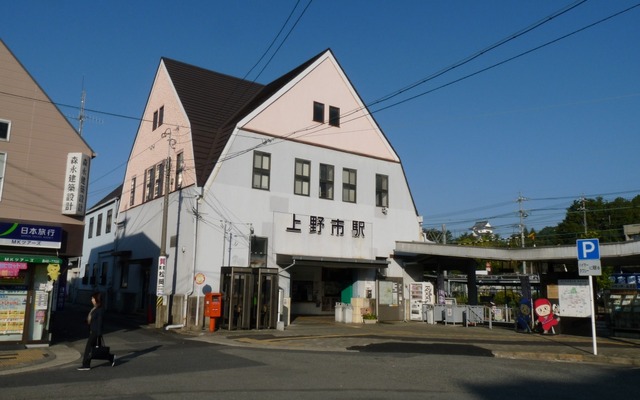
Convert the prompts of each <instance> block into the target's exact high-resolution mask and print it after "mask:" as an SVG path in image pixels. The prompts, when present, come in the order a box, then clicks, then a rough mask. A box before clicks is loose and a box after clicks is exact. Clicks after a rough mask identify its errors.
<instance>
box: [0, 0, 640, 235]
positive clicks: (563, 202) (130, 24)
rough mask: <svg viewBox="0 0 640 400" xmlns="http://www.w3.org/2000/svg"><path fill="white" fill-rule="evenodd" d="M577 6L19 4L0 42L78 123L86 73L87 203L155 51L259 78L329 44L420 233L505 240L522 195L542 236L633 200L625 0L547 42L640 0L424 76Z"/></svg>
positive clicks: (133, 113)
mask: <svg viewBox="0 0 640 400" xmlns="http://www.w3.org/2000/svg"><path fill="white" fill-rule="evenodd" d="M578 3H579V2H574V1H569V0H566V1H557V0H553V1H547V0H539V1H512V0H504V1H499V0H493V1H491V0H489V1H421V0H420V1H418V0H416V1H382V0H368V1H364V0H362V1H339V0H315V1H313V2H311V4H310V5H309V7H308V8H306V11H304V10H305V7H307V5H308V4H309V0H300V1H299V2H297V1H296V0H286V1H285V0H282V1H262V0H261V1H258V0H254V1H241V0H239V1H204V0H203V1H189V0H186V1H180V2H177V1H124V0H123V1H115V0H114V1H86V0H85V1H71V0H69V1H46V0H41V1H35V0H23V1H10V2H8V1H7V2H3V5H2V14H3V16H4V18H3V23H2V24H1V25H0V35H1V37H2V39H3V40H4V41H5V43H6V44H7V45H8V46H9V48H10V49H11V50H12V51H13V52H14V54H15V55H16V56H17V57H18V58H19V60H20V61H21V62H22V63H23V64H24V66H25V67H26V68H27V69H28V70H29V72H30V73H31V74H32V75H33V77H34V78H35V79H36V81H37V82H38V83H39V84H40V85H41V86H42V87H43V88H44V90H45V91H46V92H47V93H48V95H49V96H50V97H51V99H52V100H53V101H54V102H56V103H58V104H59V107H60V109H61V111H62V112H63V113H64V114H65V115H68V116H70V117H77V115H78V107H79V105H80V97H81V90H82V85H83V81H84V88H85V90H86V108H87V109H88V110H89V111H87V116H88V117H89V119H88V120H87V122H86V123H85V125H84V130H83V136H84V138H85V140H87V142H88V143H89V144H90V145H91V147H92V148H93V149H94V150H95V151H96V153H97V154H98V156H97V158H95V159H94V161H93V164H92V170H91V190H90V204H89V206H91V205H93V204H94V203H95V202H96V201H98V200H99V199H100V198H102V197H103V196H105V195H106V194H108V193H109V192H110V191H111V190H113V189H114V188H115V187H116V186H117V185H119V184H120V183H122V179H123V176H124V166H125V164H126V161H127V158H128V156H129V152H130V150H131V146H132V144H133V140H134V137H135V134H136V131H137V128H138V124H139V118H140V117H141V115H142V111H143V108H144V105H145V102H146V100H147V97H148V95H149V90H150V88H151V84H152V81H153V78H154V74H155V72H156V69H157V67H158V64H159V60H160V57H163V56H165V57H169V58H174V59H177V60H180V61H184V62H187V63H190V64H194V65H197V66H200V67H204V68H207V69H212V70H215V71H219V72H222V73H226V74H229V75H233V76H238V77H246V79H249V80H255V81H257V82H259V83H263V84H265V83H268V82H270V81H272V80H273V79H275V78H277V77H279V76H280V75H282V74H284V73H286V72H288V71H289V70H291V69H293V68H295V67H296V66H298V65H299V64H301V63H303V62H304V61H306V60H307V59H309V58H310V57H312V56H314V55H316V54H317V53H319V52H321V51H323V50H325V49H327V48H331V49H332V50H333V52H334V54H335V55H336V57H337V59H338V61H339V62H340V64H341V65H342V67H343V68H344V70H345V72H346V74H347V76H348V77H349V78H350V79H351V82H352V83H353V84H354V86H355V88H356V90H357V91H358V93H359V94H360V96H361V97H362V98H363V100H364V102H365V103H366V104H372V106H371V107H370V109H371V111H372V112H375V113H374V117H375V118H376V120H377V121H378V123H379V125H380V126H381V128H382V130H383V131H384V132H385V134H386V136H387V137H388V139H389V140H390V142H391V144H392V145H393V146H394V148H395V149H396V151H397V152H398V153H399V155H400V157H401V159H402V161H403V165H404V168H405V172H406V175H407V179H408V182H409V185H410V187H411V190H412V193H413V196H414V200H415V203H416V206H417V208H418V212H419V213H420V214H421V215H423V216H424V225H425V226H426V227H436V228H438V229H439V228H440V227H441V225H442V224H446V226H447V228H448V229H450V230H451V231H452V232H453V233H454V235H455V236H457V235H459V234H461V233H465V232H468V228H470V227H471V226H472V225H473V223H474V222H475V221H476V220H482V219H489V221H490V223H491V224H492V225H494V226H496V227H497V228H498V229H497V233H499V234H500V235H501V236H508V235H510V234H512V233H515V232H517V231H518V228H517V224H518V222H519V218H518V215H519V213H518V209H519V204H518V203H517V202H516V200H517V198H518V197H519V195H522V196H523V197H525V198H527V199H529V200H528V201H525V202H523V203H522V206H523V208H524V209H525V210H527V211H528V214H529V216H528V218H526V219H525V224H526V226H527V228H535V229H538V230H539V229H541V228H543V227H544V226H553V225H555V224H557V223H558V222H559V221H560V220H561V219H562V218H563V217H564V215H565V210H566V208H567V207H569V206H570V205H571V203H572V201H573V200H576V199H578V198H579V197H581V196H583V195H584V196H587V197H595V196H602V197H604V198H605V199H612V198H614V197H617V196H620V197H625V198H632V197H634V196H636V195H638V194H640V167H639V166H640V162H639V160H638V157H639V153H640V47H638V46H639V43H640V7H636V8H633V9H631V10H630V11H628V12H625V13H623V14H621V15H619V16H616V17H613V18H611V19H609V20H607V21H605V22H602V23H600V24H598V25H595V26H593V27H590V28H587V29H585V30H583V31H580V32H578V33H575V34H574V35H571V36H569V37H567V38H564V39H561V40H559V41H557V42H554V43H551V44H548V45H546V46H545V44H546V43H549V42H552V41H554V40H556V39H560V38H561V37H563V36H564V35H567V34H570V33H572V32H575V31H577V30H579V29H582V28H585V27H588V26H589V25H590V24H593V23H595V22H598V21H599V20H601V19H603V18H606V17H609V16H611V15H613V14H615V13H617V12H620V11H623V10H625V9H627V8H629V7H632V6H634V5H636V4H638V0H635V1H623V0H620V1H604V0H589V1H586V2H585V3H584V4H580V5H577V6H576V7H575V8H573V9H571V10H570V11H568V12H566V13H564V14H562V15H560V16H558V17H556V18H553V19H551V20H550V21H549V22H547V23H545V24H542V25H541V26H539V27H537V28H535V29H533V30H531V31H530V32H527V33H524V34H522V35H521V36H519V37H516V38H514V39H513V40H510V41H508V42H506V43H505V44H503V45H501V46H498V47H497V48H495V49H492V50H490V51H487V52H486V53H483V54H481V55H479V56H478V57H477V58H475V59H473V60H471V61H469V62H467V63H466V64H464V65H461V66H459V67H456V68H453V69H451V70H449V71H448V72H446V73H444V74H442V75H441V76H438V77H436V78H434V79H428V78H430V77H432V76H434V74H436V73H438V72H441V71H444V70H445V69H446V68H448V67H451V66H454V65H456V63H457V62H459V61H462V60H465V59H468V58H469V57H471V56H473V55H478V54H479V52H480V51H482V50H484V49H488V48H489V47H490V46H492V45H495V44H497V43H499V42H500V41H501V40H503V39H506V38H508V37H510V36H512V35H513V34H515V33H518V32H522V31H523V30H525V28H531V27H533V26H534V24H536V23H538V22H540V21H542V20H544V19H545V18H546V17H548V16H551V15H553V14H555V13H556V12H558V11H560V10H561V9H563V8H565V7H567V6H570V5H574V4H578ZM296 5H297V8H294V7H296ZM292 11H293V14H292V16H291V19H290V20H289V22H288V23H287V24H286V25H285V21H287V17H288V16H289V15H290V14H291V13H292ZM303 11H304V13H303ZM300 16H301V17H300ZM296 21H297V22H296ZM283 26H284V30H283V31H282V33H281V34H280V36H279V37H277V35H278V32H280V30H281V29H282V28H283ZM287 35H288V36H287ZM274 40H275V44H274V45H273V47H271V49H270V50H269V51H268V52H267V50H268V49H269V45H270V44H271V43H272V42H273V41H274ZM539 46H542V47H541V48H540V49H538V50H534V51H531V52H530V53H528V54H523V53H525V52H527V51H530V50H533V49H535V48H537V47H539ZM276 50H277V51H276ZM265 52H267V53H266V56H265V57H264V58H263V59H262V60H261V61H260V58H261V56H262V55H263V54H265ZM518 55H521V56H520V57H517V58H515V59H513V60H512V61H508V62H505V63H503V64H501V65H497V66H496V64H498V63H501V62H503V61H505V60H508V59H510V58H513V57H516V56H518ZM256 63H258V65H257V67H256V68H254V69H253V70H252V67H253V66H254V65H256ZM492 66H495V67H493V68H490V69H488V70H486V71H485V72H480V71H482V70H483V69H486V68H488V67H492ZM261 71H262V72H261ZM478 72H479V73H478ZM476 73H477V74H476ZM472 74H475V75H472ZM470 75H471V76H470ZM465 77H466V78H465ZM461 78H465V79H462V80H460V79H461ZM423 80H426V82H424V83H422V84H420V85H419V86H417V87H415V88H413V89H411V90H408V91H406V92H403V93H400V94H398V95H396V96H394V97H392V98H391V99H389V100H387V101H383V102H381V103H376V102H377V101H378V100H380V99H383V98H384V97H385V96H387V95H391V94H397V92H398V90H399V89H403V88H406V87H408V86H409V85H412V84H414V83H417V82H420V81H423ZM414 96H417V97H415V98H413V99H411V98H412V97H414ZM405 100H406V101H405ZM68 106H71V107H68ZM385 107H389V108H386V109H382V110H379V109H381V108H385ZM377 110H379V111H377ZM73 124H74V126H77V122H76V121H73ZM392 201H393V200H392ZM638 222H640V221H638Z"/></svg>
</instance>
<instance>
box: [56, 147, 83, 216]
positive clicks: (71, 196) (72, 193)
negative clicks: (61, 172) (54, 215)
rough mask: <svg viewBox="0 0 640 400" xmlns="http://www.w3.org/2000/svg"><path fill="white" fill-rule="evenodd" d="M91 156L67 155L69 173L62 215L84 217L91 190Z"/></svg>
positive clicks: (65, 180) (65, 185)
mask: <svg viewBox="0 0 640 400" xmlns="http://www.w3.org/2000/svg"><path fill="white" fill-rule="evenodd" d="M89 164H90V159H89V156H88V155H86V154H82V153H69V154H68V155H67V173H66V175H65V178H64V191H63V198H62V213H63V214H65V215H77V216H83V215H84V213H85V207H86V204H87V190H88V188H89Z"/></svg>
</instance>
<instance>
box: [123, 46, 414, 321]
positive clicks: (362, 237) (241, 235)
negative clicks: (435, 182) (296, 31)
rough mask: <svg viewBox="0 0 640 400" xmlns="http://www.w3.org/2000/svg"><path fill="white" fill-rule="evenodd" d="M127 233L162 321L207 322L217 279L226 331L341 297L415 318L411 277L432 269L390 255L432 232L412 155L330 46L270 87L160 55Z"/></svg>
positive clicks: (128, 268) (131, 270)
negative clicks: (426, 225) (208, 296)
mask: <svg viewBox="0 0 640 400" xmlns="http://www.w3.org/2000/svg"><path fill="white" fill-rule="evenodd" d="M167 160H169V161H168V162H167ZM165 194H166V195H165ZM164 227H166V230H165V228H164ZM117 236H118V239H117V240H118V247H119V249H118V252H117V253H116V254H117V255H118V260H117V262H116V266H118V267H117V268H119V271H116V275H117V274H123V273H127V274H130V275H131V274H135V275H137V276H144V277H148V281H147V282H146V283H144V282H141V283H140V285H139V287H138V290H139V292H138V296H137V297H136V299H135V307H136V308H139V309H143V308H145V307H151V308H154V306H155V304H156V300H157V299H156V294H161V295H162V299H164V300H165V302H164V304H165V305H166V306H167V307H168V308H163V307H160V308H159V309H158V311H159V312H161V314H158V315H156V318H157V322H158V321H161V322H163V323H169V324H173V325H176V326H182V325H183V324H185V325H188V326H192V325H194V324H195V325H200V324H201V323H202V321H201V317H202V310H201V309H198V310H197V311H196V310H194V307H195V306H196V305H200V306H202V303H203V301H202V296H203V293H206V292H211V291H212V292H220V293H223V310H224V316H223V318H222V319H221V321H220V322H219V324H221V325H222V326H223V327H228V328H229V329H232V328H255V327H259V328H275V327H276V325H277V323H278V322H281V325H283V324H286V323H288V321H289V318H290V316H291V315H300V314H305V315H322V314H333V313H334V312H335V311H334V307H335V305H336V303H339V302H342V303H351V302H353V304H354V306H355V307H356V309H355V310H354V312H353V315H354V316H353V321H357V320H358V318H359V317H360V313H361V310H360V309H359V308H358V307H367V306H370V307H371V308H375V310H372V311H374V312H377V313H378V315H379V318H380V319H386V320H402V319H404V318H405V309H406V308H405V302H404V299H405V298H406V297H407V296H408V293H407V292H406V287H407V286H406V285H405V284H407V283H408V282H413V281H414V280H421V279H422V276H420V275H421V274H420V272H418V273H417V274H416V275H418V276H410V274H409V273H408V272H407V271H405V270H404V269H403V268H402V267H401V266H400V264H398V263H397V262H396V261H395V260H394V259H393V258H392V254H393V252H394V247H395V242H396V241H420V240H422V232H421V220H420V217H419V216H418V215H417V212H416V208H415V205H414V202H413V199H412V196H411V193H410V190H409V186H408V184H407V180H406V177H405V174H404V171H403V168H402V164H401V162H400V159H399V157H398V155H397V154H396V152H395V151H394V149H393V147H392V146H391V144H390V143H389V141H388V140H387V138H386V137H385V135H384V133H383V132H382V130H381V129H380V127H379V126H378V124H377V123H376V121H375V120H374V118H373V117H372V116H371V115H370V114H369V113H368V110H367V108H366V106H365V104H364V103H363V101H362V100H361V99H360V97H359V96H358V93H357V92H356V90H355V89H354V88H353V86H352V85H351V83H350V81H349V79H348V78H347V76H346V75H345V73H344V71H343V70H342V68H341V67H340V65H339V64H338V62H337V61H336V59H335V57H334V55H333V53H332V52H331V51H330V50H327V51H324V52H322V53H320V54H319V55H317V56H315V57H313V58H312V59H310V60H309V61H307V62H305V63H304V64H302V65H300V66H299V67H297V68H295V69H294V70H292V71H291V72H289V73H287V74H286V75H284V76H282V77H280V78H278V79H277V80H275V81H273V82H271V83H270V84H268V85H266V86H265V85H260V84H256V83H253V82H249V81H244V80H241V79H237V78H233V77H230V76H227V75H222V74H219V73H216V72H213V71H209V70H205V69H202V68H198V67H195V66H191V65H187V64H184V63H181V62H178V61H174V60H170V59H167V58H162V59H161V61H160V65H159V67H158V70H157V73H156V77H155V80H154V82H153V86H152V89H151V92H150V94H149V99H148V102H147V105H146V108H145V111H144V115H143V122H142V123H141V124H140V127H139V130H138V133H137V136H136V140H135V143H134V145H133V148H132V150H131V154H130V158H129V163H128V166H127V171H126V174H125V181H124V189H123V195H122V201H121V203H120V211H119V214H118V232H117ZM163 238H165V242H164V246H162V245H161V243H162V239H163ZM163 251H164V253H165V254H166V255H167V262H166V266H164V268H161V271H160V272H161V276H160V278H158V263H159V256H160V255H161V253H162V252H163ZM163 269H164V271H162V270H163ZM196 277H198V278H199V279H200V280H199V281H198V282H196V281H195V279H194V278H196ZM203 278H204V281H202V279H203ZM116 279H118V278H116ZM187 298H188V299H189V301H188V302H185V301H184V299H187ZM352 299H354V300H353V301H352ZM365 299H369V300H365ZM167 310H168V312H167ZM165 314H166V315H165ZM195 316H198V321H197V322H195V320H194V318H195ZM349 322H351V321H349Z"/></svg>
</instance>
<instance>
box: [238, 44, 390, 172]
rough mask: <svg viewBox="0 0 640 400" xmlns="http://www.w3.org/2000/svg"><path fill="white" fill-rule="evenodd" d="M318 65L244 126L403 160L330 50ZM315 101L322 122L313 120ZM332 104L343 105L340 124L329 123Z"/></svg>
mask: <svg viewBox="0 0 640 400" xmlns="http://www.w3.org/2000/svg"><path fill="white" fill-rule="evenodd" d="M314 66H315V68H313V67H312V68H313V69H312V70H310V71H309V73H308V74H307V75H306V76H303V77H302V78H301V80H300V81H298V82H295V84H294V85H292V86H291V85H290V86H288V87H287V90H286V92H284V93H282V95H281V96H280V97H279V98H277V99H274V101H273V102H272V103H270V104H268V105H267V107H266V108H263V109H259V111H258V112H257V113H256V114H255V115H252V117H251V119H250V120H249V121H248V122H247V123H246V124H245V125H244V126H243V127H242V128H243V129H247V130H250V131H255V132H259V133H263V134H266V135H270V136H276V137H287V138H289V139H293V140H298V141H301V142H305V143H309V144H314V145H318V146H323V147H330V148H333V149H338V150H343V151H347V152H351V153H356V154H361V155H365V156H370V157H375V158H379V159H384V160H390V161H396V162H399V159H398V157H397V155H396V154H395V152H394V151H393V149H392V148H391V147H390V146H389V143H388V142H387V140H386V139H385V137H384V135H383V134H382V133H381V132H380V130H379V129H378V126H377V125H376V124H375V123H374V122H373V120H372V119H371V118H370V117H368V116H365V112H363V111H362V108H363V105H362V103H361V101H360V98H359V97H358V95H357V94H356V92H355V91H354V90H353V88H352V87H351V84H350V83H349V81H348V80H347V78H346V77H345V76H344V74H343V73H342V71H341V70H340V68H339V66H338V64H337V63H336V62H335V60H333V58H332V57H331V56H330V54H329V53H327V55H326V56H325V57H323V58H321V59H320V60H318V62H317V63H316V64H314ZM314 101H316V102H319V103H323V104H324V105H325V123H324V124H319V123H317V122H314V121H313V102H314ZM329 106H334V107H339V108H340V114H341V117H340V127H333V126H330V125H329V124H328V123H327V121H328V118H329ZM354 110H356V112H353V111H354ZM347 114H348V115H347Z"/></svg>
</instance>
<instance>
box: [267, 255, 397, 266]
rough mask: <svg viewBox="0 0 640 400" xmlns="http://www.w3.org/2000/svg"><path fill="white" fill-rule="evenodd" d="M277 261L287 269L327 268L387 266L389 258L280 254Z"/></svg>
mask: <svg viewBox="0 0 640 400" xmlns="http://www.w3.org/2000/svg"><path fill="white" fill-rule="evenodd" d="M276 262H277V264H278V265H279V266H281V267H283V268H285V269H287V267H292V266H309V267H320V266H321V267H326V268H375V269H377V268H387V267H388V266H389V261H388V260H386V259H385V260H370V259H362V258H339V257H318V256H302V255H292V254H278V255H277V256H276Z"/></svg>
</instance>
